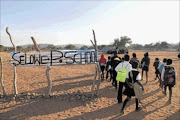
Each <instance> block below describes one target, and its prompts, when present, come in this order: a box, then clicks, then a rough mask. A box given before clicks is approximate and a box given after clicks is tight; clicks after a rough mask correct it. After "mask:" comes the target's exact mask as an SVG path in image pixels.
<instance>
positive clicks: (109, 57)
mask: <svg viewBox="0 0 180 120" xmlns="http://www.w3.org/2000/svg"><path fill="white" fill-rule="evenodd" d="M110 63H111V56H108V61H107V63H106V71H107V72H106V79H108V77H109V74H110V81H111V79H112V69H111V65H110Z"/></svg>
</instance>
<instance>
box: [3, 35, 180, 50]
mask: <svg viewBox="0 0 180 120" xmlns="http://www.w3.org/2000/svg"><path fill="white" fill-rule="evenodd" d="M104 47H118V48H119V49H132V50H152V51H164V50H170V49H173V50H178V51H179V50H180V43H179V44H178V43H177V44H170V43H167V42H166V41H162V42H156V43H150V44H145V45H142V44H133V43H132V40H131V38H129V37H128V36H121V37H120V38H115V39H114V41H113V42H112V43H111V44H109V45H98V49H99V50H102V49H103V48H104ZM93 48H94V47H93V46H87V45H84V46H82V47H80V48H78V47H77V46H75V45H73V44H68V45H66V46H65V47H56V46H55V45H52V44H51V45H48V46H47V47H45V48H42V50H59V49H69V50H71V49H81V50H85V49H93ZM33 50H35V48H34V45H29V46H28V47H27V48H23V46H17V51H33ZM0 51H11V48H9V47H5V46H3V45H0Z"/></svg>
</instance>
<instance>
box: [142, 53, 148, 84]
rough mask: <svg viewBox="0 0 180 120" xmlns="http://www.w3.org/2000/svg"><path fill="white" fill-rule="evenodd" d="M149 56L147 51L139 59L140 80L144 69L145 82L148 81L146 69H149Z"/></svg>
mask: <svg viewBox="0 0 180 120" xmlns="http://www.w3.org/2000/svg"><path fill="white" fill-rule="evenodd" d="M149 64H150V58H149V54H148V52H147V53H145V54H144V58H143V59H142V60H141V65H142V66H141V67H142V80H143V72H144V71H146V83H147V82H148V71H149Z"/></svg>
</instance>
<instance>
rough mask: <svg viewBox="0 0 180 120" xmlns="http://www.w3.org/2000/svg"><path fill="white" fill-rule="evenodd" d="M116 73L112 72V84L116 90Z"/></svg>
mask: <svg viewBox="0 0 180 120" xmlns="http://www.w3.org/2000/svg"><path fill="white" fill-rule="evenodd" d="M116 76H117V72H116V71H115V70H113V82H112V84H115V87H116V88H117V81H116Z"/></svg>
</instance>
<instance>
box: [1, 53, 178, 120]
mask: <svg viewBox="0 0 180 120" xmlns="http://www.w3.org/2000/svg"><path fill="white" fill-rule="evenodd" d="M133 52H135V53H136V54H137V58H138V59H139V60H141V59H142V57H143V55H144V53H145V51H131V52H130V53H129V55H130V57H132V53H133ZM177 54H178V52H159V51H155V52H149V56H150V71H149V82H148V83H147V84H145V77H144V80H143V81H141V83H142V84H143V85H144V88H145V93H144V95H143V97H142V100H141V102H142V104H140V106H141V107H142V110H141V111H139V112H136V111H135V98H132V99H131V100H130V101H129V102H128V103H127V105H126V108H125V110H124V114H123V115H121V114H120V109H121V107H122V104H118V103H117V99H116V97H117V91H116V90H115V88H114V87H113V86H112V84H111V82H109V79H108V80H104V81H103V82H101V85H100V90H99V97H98V98H94V99H92V100H87V101H78V100H72V101H70V100H69V99H61V97H56V98H55V97H52V98H50V99H45V98H42V97H38V98H35V99H28V100H25V101H21V100H6V99H4V98H2V94H3V92H2V88H1V85H0V94H1V98H0V120H8V119H28V120H29V119H30V120H34V119H42V120H46V119H70V120H71V119H72V120H74V119H75V120H76V119H83V120H87V119H93V120H94V119H105V120H115V119H121V120H135V119H136V120H152V119H154V120H164V119H166V120H170V119H173V120H180V93H179V88H180V82H179V81H180V61H173V64H172V65H173V66H174V67H175V68H176V71H177V84H176V85H175V87H173V95H172V103H171V104H168V102H167V101H168V97H169V94H168V93H169V90H168V89H167V96H165V95H164V94H162V90H161V89H160V88H159V84H158V80H154V78H155V70H154V67H153V62H154V60H155V58H156V57H158V58H159V59H160V60H163V58H171V59H173V60H177ZM0 55H1V57H2V58H3V65H4V67H3V72H4V76H3V80H4V85H5V89H6V92H7V94H8V95H11V94H13V93H14V91H13V67H12V66H11V65H10V61H9V60H10V59H11V56H10V54H9V53H4V52H1V53H0ZM99 56H100V55H99ZM119 56H120V57H122V56H123V55H119ZM105 57H106V58H107V57H108V55H105ZM45 71H46V66H33V67H17V85H18V86H17V87H18V92H19V94H21V93H30V94H31V93H36V94H39V95H44V94H45V91H46V89H47V79H46V76H45ZM139 71H140V72H141V69H139ZM94 73H95V65H71V66H51V71H50V76H51V80H52V82H53V87H52V96H53V95H54V96H55V95H59V96H61V95H62V96H63V95H69V96H71V95H72V94H74V93H77V91H78V92H80V93H87V94H88V93H90V92H91V86H92V82H93V79H94ZM125 99H126V96H123V100H125Z"/></svg>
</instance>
